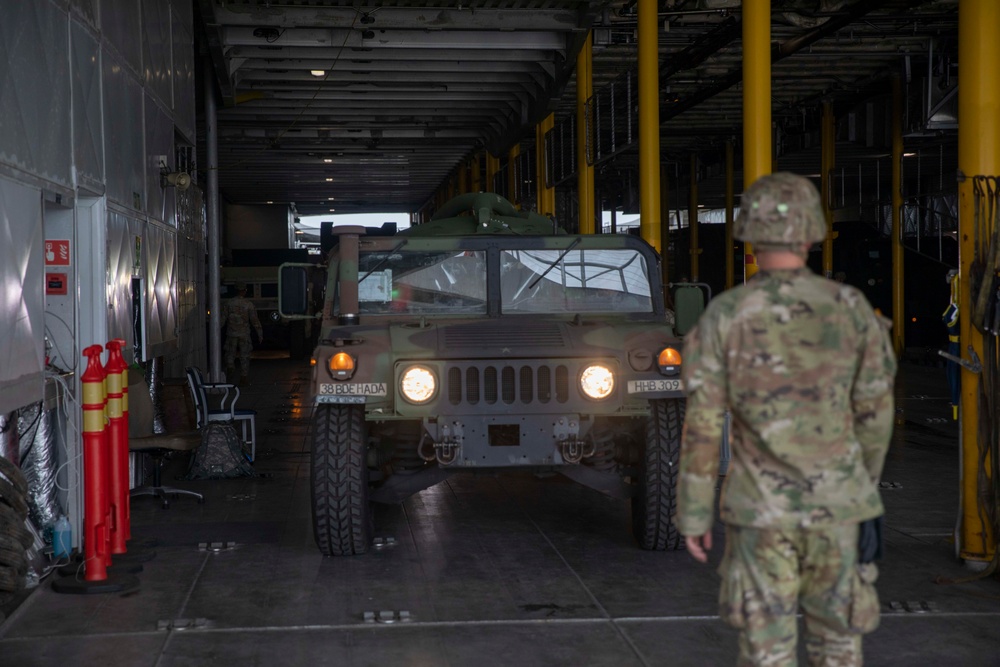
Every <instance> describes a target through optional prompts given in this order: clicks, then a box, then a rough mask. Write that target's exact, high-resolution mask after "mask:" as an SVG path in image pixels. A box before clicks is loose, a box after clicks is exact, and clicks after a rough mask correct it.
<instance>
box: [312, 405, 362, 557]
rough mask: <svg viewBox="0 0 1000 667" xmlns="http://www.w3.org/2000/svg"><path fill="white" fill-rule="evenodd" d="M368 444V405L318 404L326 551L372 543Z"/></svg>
mask: <svg viewBox="0 0 1000 667" xmlns="http://www.w3.org/2000/svg"><path fill="white" fill-rule="evenodd" d="M365 449H366V442H365V413H364V406H361V405H318V406H316V416H315V418H314V422H313V434H312V472H311V480H312V510H313V511H312V515H313V536H314V537H315V539H316V546H318V547H319V550H320V552H322V554H323V555H324V556H353V555H355V554H363V553H365V552H366V551H368V548H369V546H370V545H371V541H372V532H373V525H372V510H371V503H370V502H369V500H368V465H367V455H366V451H365Z"/></svg>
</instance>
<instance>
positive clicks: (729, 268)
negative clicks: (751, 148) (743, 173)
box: [726, 141, 736, 289]
mask: <svg viewBox="0 0 1000 667" xmlns="http://www.w3.org/2000/svg"><path fill="white" fill-rule="evenodd" d="M733 162H734V160H733V142H732V141H727V142H726V289H731V288H732V287H733V282H734V278H733V273H734V271H735V269H736V266H735V264H736V263H735V262H734V261H733V222H734V220H733V217H734V216H733V206H734V205H735V199H736V197H735V193H734V192H733Z"/></svg>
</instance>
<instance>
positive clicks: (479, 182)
mask: <svg viewBox="0 0 1000 667" xmlns="http://www.w3.org/2000/svg"><path fill="white" fill-rule="evenodd" d="M470 178H471V179H472V191H473V192H482V191H483V190H485V188H484V187H483V173H482V169H481V168H480V166H479V153H476V154H475V155H473V156H472V171H471V173H470Z"/></svg>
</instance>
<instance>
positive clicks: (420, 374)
mask: <svg viewBox="0 0 1000 667" xmlns="http://www.w3.org/2000/svg"><path fill="white" fill-rule="evenodd" d="M399 390H400V392H402V394H403V397H404V398H406V400H408V401H409V402H410V403H426V402H427V401H429V400H431V399H432V398H434V392H435V391H437V378H436V377H434V372H433V371H431V369H429V368H427V367H426V366H411V367H410V368H407V369H406V372H404V373H403V376H402V377H401V378H400V379H399Z"/></svg>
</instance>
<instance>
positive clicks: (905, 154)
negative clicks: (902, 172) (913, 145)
mask: <svg viewBox="0 0 1000 667" xmlns="http://www.w3.org/2000/svg"><path fill="white" fill-rule="evenodd" d="M914 155H916V153H903V157H913V156H914Z"/></svg>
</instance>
